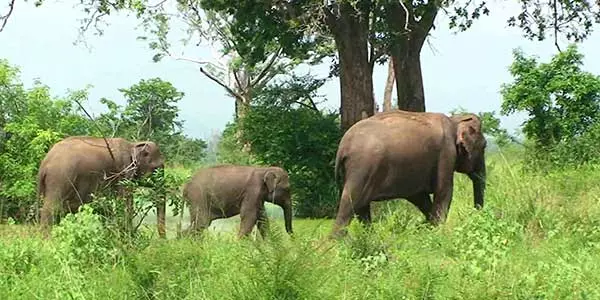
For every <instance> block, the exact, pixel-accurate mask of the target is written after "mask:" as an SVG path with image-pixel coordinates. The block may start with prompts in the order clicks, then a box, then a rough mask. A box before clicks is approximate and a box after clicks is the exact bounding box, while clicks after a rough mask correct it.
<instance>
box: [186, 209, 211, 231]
mask: <svg viewBox="0 0 600 300" xmlns="http://www.w3.org/2000/svg"><path fill="white" fill-rule="evenodd" d="M211 222H212V218H211V216H210V213H209V212H208V211H207V210H202V209H199V207H198V206H195V205H191V206H190V225H189V227H188V229H187V230H186V233H187V234H192V235H197V234H200V233H201V232H203V231H204V230H205V229H207V228H208V227H209V226H210V223H211Z"/></svg>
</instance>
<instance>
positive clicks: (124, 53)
mask: <svg viewBox="0 0 600 300" xmlns="http://www.w3.org/2000/svg"><path fill="white" fill-rule="evenodd" d="M505 2H508V1H493V2H490V3H489V8H490V11H491V13H490V16H483V17H482V18H481V19H479V20H476V21H475V23H474V25H473V27H472V28H471V29H469V30H468V31H466V32H462V33H457V34H455V33H453V32H452V31H451V30H449V29H448V25H447V24H448V18H447V17H446V16H445V15H444V14H443V13H440V14H439V15H438V18H437V20H436V23H435V26H436V29H435V30H434V31H433V32H432V34H431V36H430V37H429V38H428V42H427V43H426V44H425V46H424V47H423V50H422V52H421V63H422V72H423V81H424V87H425V98H426V100H425V105H426V109H427V110H428V111H436V112H443V113H448V112H449V111H451V110H452V109H455V108H457V107H459V106H460V107H463V108H465V109H466V110H468V111H471V112H479V111H492V110H493V111H496V112H499V110H500V105H501V101H502V97H501V95H500V93H499V91H500V88H501V84H503V83H509V82H510V81H511V77H510V74H509V73H508V67H509V65H510V64H511V62H512V58H513V57H512V51H513V49H515V48H521V49H523V51H524V52H525V53H526V54H527V55H536V56H538V57H539V58H540V59H541V60H542V61H548V60H549V59H550V58H551V57H552V55H554V54H556V52H557V50H556V48H555V46H554V42H553V40H552V39H549V40H547V41H543V42H537V41H535V42H532V41H528V40H526V39H525V38H524V37H522V34H521V31H519V30H518V29H515V28H509V27H508V26H507V25H506V19H507V18H508V17H509V16H511V15H514V14H515V12H517V11H518V9H519V7H518V3H516V2H514V3H512V2H511V3H505ZM70 3H71V2H70V1H65V0H62V1H44V4H43V6H41V7H39V8H36V7H34V5H33V2H24V1H17V3H16V7H15V11H14V13H13V15H12V17H11V19H10V20H9V23H8V24H7V27H6V28H5V29H4V31H3V32H0V58H4V59H7V60H8V61H9V63H11V64H12V65H16V66H17V67H19V68H20V70H21V80H22V82H23V83H24V84H25V85H26V86H31V84H32V83H33V81H34V79H36V78H38V79H39V80H40V81H41V82H42V83H44V84H46V85H48V86H49V87H50V88H51V91H52V93H53V95H56V96H64V95H66V93H67V92H68V90H69V89H71V90H75V89H82V88H84V87H86V86H87V85H88V84H92V85H93V88H92V89H91V90H90V95H89V101H88V103H86V104H85V107H86V109H87V110H88V111H89V112H90V113H91V114H92V115H97V114H99V113H101V112H102V111H103V106H102V105H101V104H99V99H100V98H102V97H106V98H109V99H112V100H113V101H116V102H117V103H119V104H123V103H125V99H124V98H123V97H122V94H121V93H120V92H119V91H118V89H119V88H127V87H130V86H131V85H133V84H135V83H137V82H138V81H139V80H141V79H149V78H154V77H160V78H162V79H163V80H167V81H169V82H171V83H172V84H173V85H174V86H175V87H176V88H177V89H178V90H180V91H182V92H184V93H185V96H184V98H183V99H182V100H181V101H180V102H179V108H180V110H181V112H180V119H181V120H183V121H184V132H185V133H186V134H187V135H189V136H192V137H197V138H203V139H209V138H210V136H211V135H213V134H214V133H215V132H218V131H219V130H222V129H223V128H224V126H225V124H226V123H227V122H229V121H231V120H232V117H233V111H234V102H233V99H232V98H230V97H229V96H227V94H226V92H225V91H224V89H223V88H222V87H220V86H218V85H217V84H215V83H214V82H212V81H211V80H209V79H208V78H207V77H205V76H204V75H203V74H202V73H200V71H199V66H198V65H197V64H194V63H191V62H186V61H181V60H175V59H171V58H165V59H163V60H162V61H161V62H158V63H154V62H153V61H152V56H153V54H154V53H153V52H152V50H150V49H149V48H148V44H147V42H144V41H138V40H136V37H137V36H139V35H142V34H143V31H142V30H141V29H136V25H137V24H138V21H137V20H136V19H135V16H133V15H131V16H127V15H125V14H119V15H113V16H111V17H110V18H108V19H107V21H108V22H109V26H105V27H104V35H102V36H94V35H92V34H88V35H87V37H86V41H87V47H86V45H84V44H79V45H74V44H73V43H74V42H75V41H76V40H77V38H78V28H79V25H80V23H79V19H80V18H82V17H83V14H82V13H81V8H79V7H76V6H74V5H72V4H70ZM2 9H4V8H2ZM2 13H4V10H3V11H2ZM173 30H174V31H177V30H179V31H181V30H183V28H173ZM599 30H600V29H599ZM179 31H177V32H179ZM91 32H93V31H90V33H91ZM177 32H176V33H175V34H177ZM181 37H183V35H182V34H180V35H179V36H177V35H175V36H174V37H173V38H172V44H173V45H174V46H175V47H174V51H173V52H174V53H183V54H182V55H183V56H186V57H190V58H195V59H199V60H211V61H216V60H218V59H219V57H218V55H217V51H218V50H219V49H218V45H215V46H210V45H205V46H200V47H196V46H188V47H183V46H181V44H180V43H178V41H177V40H178V39H179V38H181ZM599 37H600V34H598V33H594V34H592V35H591V36H590V37H589V38H588V39H587V40H586V41H584V42H583V43H581V44H580V45H579V49H580V52H581V53H582V54H583V55H584V56H585V58H584V69H585V70H587V71H589V72H592V73H594V74H600V59H598V58H597V56H596V57H595V56H594V55H593V53H594V49H595V50H596V51H595V53H598V51H597V50H598V49H600V38H599ZM566 45H567V43H566V41H562V42H561V46H562V47H563V48H565V47H566ZM328 69H329V67H328V65H321V66H315V67H311V69H310V72H311V73H313V74H316V75H321V76H325V75H326V74H327V72H328ZM386 77H387V65H382V66H376V68H375V71H374V75H373V82H374V88H375V97H376V99H377V100H376V101H377V102H378V103H380V105H381V102H382V98H383V90H384V86H385V81H386ZM319 92H320V94H322V95H324V96H325V97H326V98H327V101H326V103H324V104H323V105H324V106H325V107H328V108H332V109H338V108H339V103H340V91H339V79H338V78H333V79H331V80H330V81H329V82H327V83H326V84H325V85H324V86H323V87H322V88H321V90H320V91H319ZM394 93H395V92H394ZM525 117H526V115H525V114H523V113H521V114H515V115H511V116H500V119H501V121H502V123H501V126H502V127H504V128H507V129H508V130H509V132H511V133H512V132H514V131H515V130H516V129H518V128H519V126H520V124H521V123H522V122H523V120H524V118H525Z"/></svg>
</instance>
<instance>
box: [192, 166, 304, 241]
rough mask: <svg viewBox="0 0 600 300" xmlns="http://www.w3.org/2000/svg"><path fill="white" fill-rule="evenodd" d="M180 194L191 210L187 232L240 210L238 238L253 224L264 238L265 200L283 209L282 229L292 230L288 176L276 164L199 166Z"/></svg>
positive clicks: (289, 231) (250, 230)
mask: <svg viewBox="0 0 600 300" xmlns="http://www.w3.org/2000/svg"><path fill="white" fill-rule="evenodd" d="M183 197H184V199H185V201H186V203H187V205H188V206H189V211H190V226H189V228H188V229H187V230H186V234H195V233H199V232H201V231H203V230H204V229H206V228H208V226H210V223H211V222H212V221H213V220H215V219H221V218H229V217H232V216H235V215H237V214H239V215H240V218H241V224H240V230H239V232H238V238H241V237H243V236H247V235H248V234H249V233H250V232H252V228H254V225H257V227H258V230H259V232H260V234H261V236H263V238H264V237H265V236H266V229H267V226H268V222H267V216H266V213H265V206H264V202H265V201H268V202H271V203H274V204H276V205H279V206H280V207H281V208H282V209H283V215H284V219H285V230H286V231H287V232H288V233H289V234H291V233H292V202H291V196H290V183H289V177H288V173H287V172H286V171H285V170H283V169H282V168H279V167H251V166H236V165H218V166H212V167H208V168H202V169H200V170H198V171H197V172H196V173H195V174H194V175H193V176H192V178H191V179H190V181H189V182H187V183H186V184H185V185H184V188H183ZM257 223H258V224H257Z"/></svg>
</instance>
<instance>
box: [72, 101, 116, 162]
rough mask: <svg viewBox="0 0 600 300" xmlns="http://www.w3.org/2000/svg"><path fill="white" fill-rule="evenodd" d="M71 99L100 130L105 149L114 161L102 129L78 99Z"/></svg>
mask: <svg viewBox="0 0 600 300" xmlns="http://www.w3.org/2000/svg"><path fill="white" fill-rule="evenodd" d="M73 101H75V103H77V105H79V108H81V110H83V112H84V113H85V114H86V116H87V117H88V118H89V119H90V121H92V123H93V124H94V125H95V126H96V129H98V132H100V134H102V139H103V140H104V143H105V144H106V149H108V153H109V154H110V158H112V160H113V162H116V160H115V156H114V155H113V153H112V150H110V145H109V144H108V140H107V139H106V137H104V133H102V129H101V128H100V126H98V124H97V123H96V122H95V121H94V118H93V117H92V116H91V115H90V114H89V113H88V112H87V110H85V108H83V105H81V103H80V102H79V100H77V99H73Z"/></svg>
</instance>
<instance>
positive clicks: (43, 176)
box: [38, 136, 166, 237]
mask: <svg viewBox="0 0 600 300" xmlns="http://www.w3.org/2000/svg"><path fill="white" fill-rule="evenodd" d="M107 142H108V144H109V145H110V151H109V148H108V147H107V145H106V143H107ZM163 167H164V158H163V156H162V154H161V151H160V149H159V146H158V145H157V144H156V143H154V142H151V141H141V142H130V141H128V140H125V139H123V138H107V139H106V141H105V140H104V139H103V138H97V137H89V136H72V137H68V138H65V139H63V140H61V141H59V142H57V143H56V144H54V146H52V148H50V150H49V151H48V153H47V154H46V157H45V158H44V159H43V160H42V162H41V164H40V169H39V172H38V195H39V196H40V197H42V198H43V207H42V209H41V217H40V223H41V226H42V228H43V229H44V232H45V234H46V235H47V234H48V233H49V230H50V227H51V226H52V224H53V223H55V222H56V217H58V216H60V215H61V214H63V213H66V212H71V213H75V212H77V211H78V209H79V207H80V206H81V205H82V204H84V203H89V202H90V201H91V195H90V194H91V193H93V192H94V191H96V190H97V189H99V188H104V187H114V186H115V183H116V182H118V181H119V180H121V179H123V178H129V179H137V178H140V177H142V176H145V175H147V174H150V173H152V172H153V171H154V170H156V169H158V168H163ZM126 199H127V200H126V201H127V208H128V212H129V213H131V209H132V205H133V203H132V201H133V199H131V197H130V196H129V197H126ZM158 203H160V205H158V206H157V208H156V209H157V223H158V233H159V236H161V237H165V210H166V207H165V206H166V204H165V203H164V201H159V202H158Z"/></svg>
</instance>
